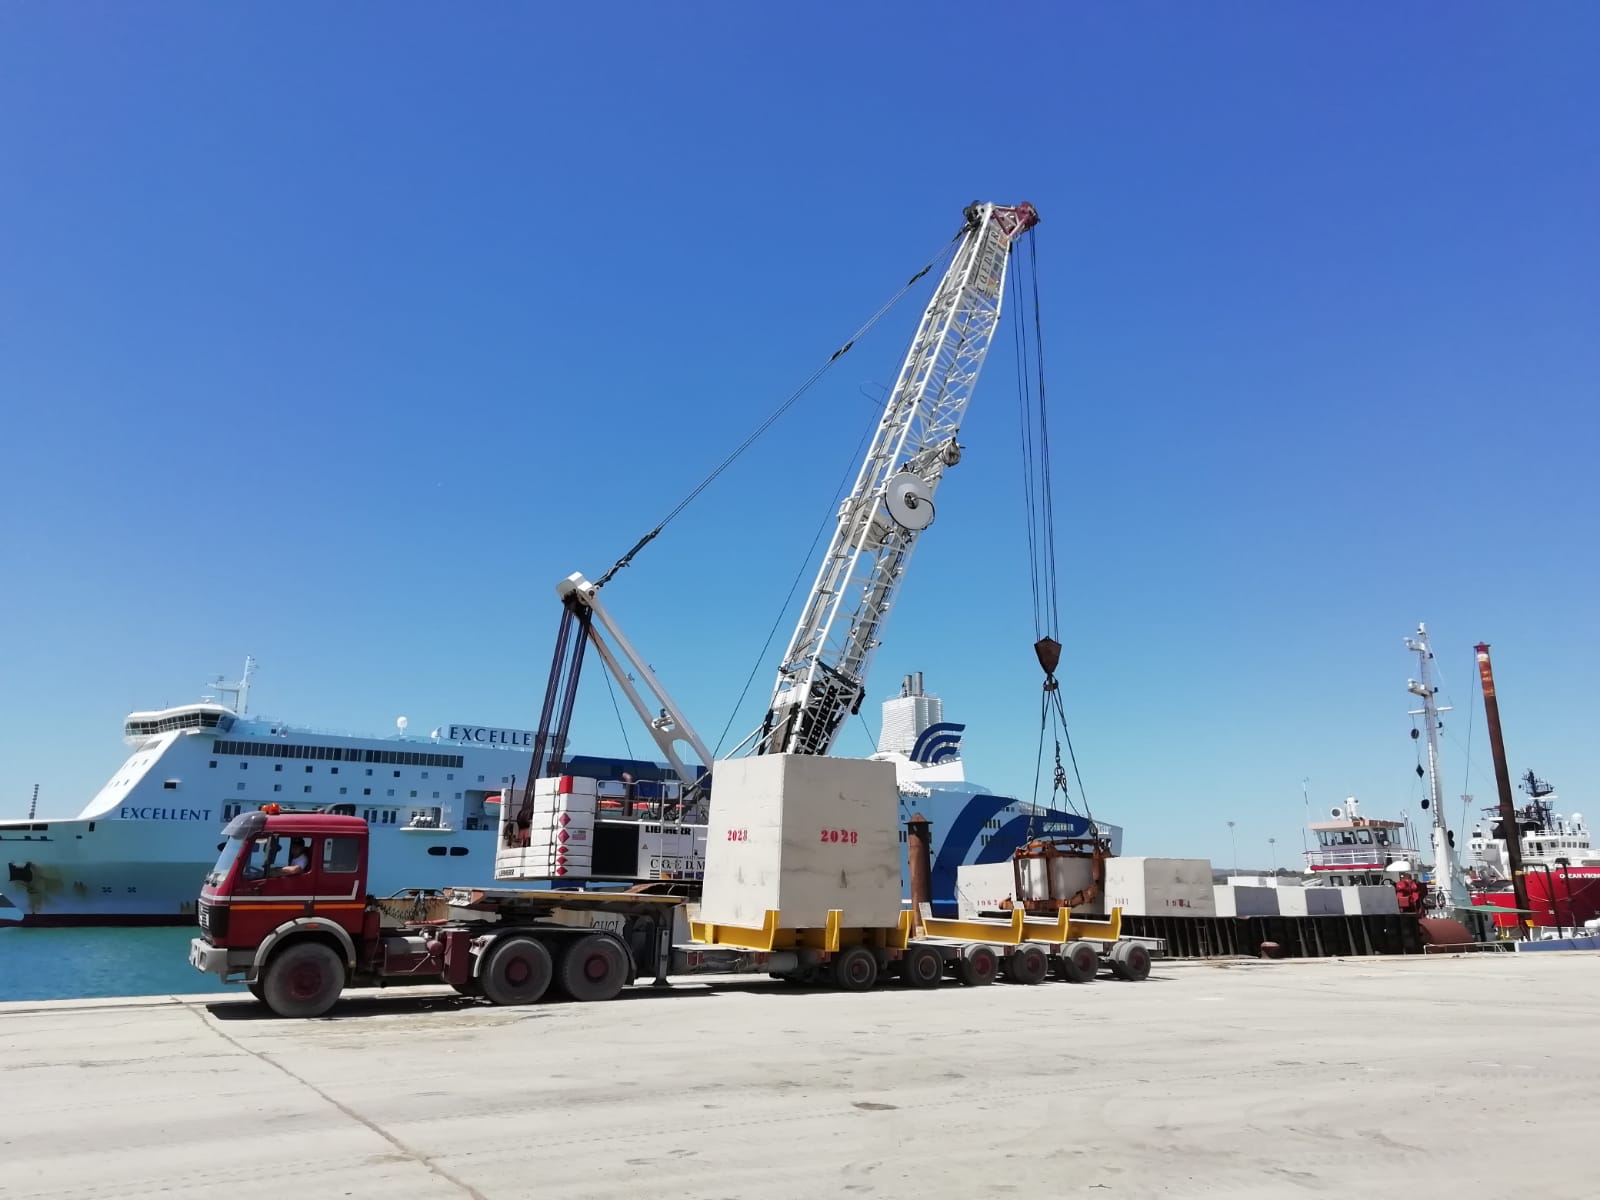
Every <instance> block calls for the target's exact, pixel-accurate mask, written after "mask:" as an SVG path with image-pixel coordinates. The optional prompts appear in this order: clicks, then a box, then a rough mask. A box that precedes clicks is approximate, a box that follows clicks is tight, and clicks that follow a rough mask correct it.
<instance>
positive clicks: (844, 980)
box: [833, 946, 878, 992]
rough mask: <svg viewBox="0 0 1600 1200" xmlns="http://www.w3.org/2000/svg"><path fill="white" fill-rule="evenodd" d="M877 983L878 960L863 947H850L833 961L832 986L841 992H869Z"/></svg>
mask: <svg viewBox="0 0 1600 1200" xmlns="http://www.w3.org/2000/svg"><path fill="white" fill-rule="evenodd" d="M877 982H878V960H877V958H875V957H874V956H873V953H872V951H871V950H869V949H867V948H866V947H865V946H850V947H848V948H846V949H844V950H841V951H840V952H839V953H838V954H837V955H835V956H834V960H833V985H834V987H836V988H838V989H839V990H840V991H841V992H870V991H871V990H872V985H873V984H875V983H877Z"/></svg>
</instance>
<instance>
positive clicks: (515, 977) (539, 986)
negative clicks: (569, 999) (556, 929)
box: [478, 937, 553, 1004]
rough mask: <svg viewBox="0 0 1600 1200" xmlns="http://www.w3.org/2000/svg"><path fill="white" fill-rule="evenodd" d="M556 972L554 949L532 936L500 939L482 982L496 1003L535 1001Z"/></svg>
mask: <svg viewBox="0 0 1600 1200" xmlns="http://www.w3.org/2000/svg"><path fill="white" fill-rule="evenodd" d="M552 973H553V971H552V968H551V965H550V951H548V950H546V949H545V948H544V943H543V942H538V941H535V940H534V939H533V938H530V937H508V938H506V939H504V940H503V941H499V942H496V943H495V945H494V946H493V947H492V948H491V949H490V951H489V960H488V961H487V962H486V963H484V964H483V972H482V973H481V974H480V975H479V977H478V982H479V984H480V985H481V986H482V988H483V994H484V995H485V996H487V997H488V998H489V1000H490V1002H491V1003H494V1004H532V1003H533V1002H534V1001H535V1000H537V999H539V997H540V996H542V995H544V994H545V991H546V989H548V988H549V986H550V976H551V974H552Z"/></svg>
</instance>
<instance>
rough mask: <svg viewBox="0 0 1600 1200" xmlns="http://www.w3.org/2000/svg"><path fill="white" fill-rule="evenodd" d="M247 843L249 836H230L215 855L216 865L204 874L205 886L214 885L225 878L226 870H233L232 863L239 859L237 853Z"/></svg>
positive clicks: (242, 850) (241, 851) (240, 851)
mask: <svg viewBox="0 0 1600 1200" xmlns="http://www.w3.org/2000/svg"><path fill="white" fill-rule="evenodd" d="M249 844H250V839H249V838H230V839H229V840H228V841H227V843H226V844H224V846H223V847H222V853H221V854H219V855H217V865H216V866H214V867H212V868H211V874H209V875H207V876H206V886H207V887H216V886H217V885H218V884H220V883H221V882H222V881H223V880H224V879H226V878H227V877H228V872H229V871H231V870H233V864H234V863H236V862H238V861H239V855H240V854H241V853H243V852H244V849H245V847H246V846H248V845H249ZM191 878H192V876H191Z"/></svg>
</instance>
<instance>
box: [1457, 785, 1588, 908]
mask: <svg viewBox="0 0 1600 1200" xmlns="http://www.w3.org/2000/svg"><path fill="white" fill-rule="evenodd" d="M1522 789H1523V791H1524V793H1525V794H1526V795H1527V797H1528V802H1527V803H1526V804H1525V805H1523V806H1522V807H1521V808H1519V809H1517V810H1516V830H1515V836H1516V837H1517V838H1518V839H1519V844H1520V846H1521V848H1522V879H1523V884H1524V886H1525V887H1526V888H1527V893H1528V908H1529V909H1530V910H1531V912H1530V913H1528V914H1525V915H1527V916H1529V917H1530V918H1531V920H1532V921H1533V923H1534V925H1535V926H1538V927H1542V928H1554V929H1557V930H1562V929H1574V928H1579V927H1581V926H1583V925H1584V924H1585V923H1586V922H1589V921H1593V920H1595V919H1596V918H1597V917H1600V850H1596V849H1595V848H1594V846H1593V844H1592V843H1591V842H1590V839H1589V827H1588V825H1586V824H1585V823H1584V819H1583V814H1582V813H1576V812H1575V813H1572V814H1570V815H1563V814H1561V813H1559V812H1557V811H1556V808H1555V805H1556V799H1557V797H1556V794H1555V789H1554V788H1553V787H1551V785H1550V784H1548V783H1546V782H1545V781H1544V780H1542V779H1540V778H1538V776H1536V775H1535V774H1534V773H1533V772H1532V771H1529V772H1527V773H1526V774H1524V775H1523V777H1522ZM1510 835H1511V831H1509V830H1507V829H1506V827H1505V822H1504V821H1503V820H1501V817H1500V810H1499V808H1498V807H1496V808H1491V809H1486V810H1484V815H1483V819H1482V820H1480V821H1479V822H1478V823H1477V825H1476V826H1475V827H1474V828H1473V830H1472V841H1471V854H1472V857H1471V860H1470V862H1469V863H1468V869H1467V870H1468V880H1469V886H1470V887H1471V889H1472V902H1473V903H1474V904H1480V905H1490V906H1493V907H1495V908H1507V909H1510V908H1515V907H1516V898H1515V892H1514V890H1513V889H1512V886H1511V874H1510V871H1511V867H1510V859H1509V855H1508V851H1507V846H1506V838H1507V837H1508V836H1510ZM1515 920H1516V918H1515V917H1514V916H1513V915H1511V914H1509V913H1508V914H1506V915H1504V916H1496V917H1495V923H1496V924H1497V925H1501V926H1510V925H1512V924H1514V923H1515Z"/></svg>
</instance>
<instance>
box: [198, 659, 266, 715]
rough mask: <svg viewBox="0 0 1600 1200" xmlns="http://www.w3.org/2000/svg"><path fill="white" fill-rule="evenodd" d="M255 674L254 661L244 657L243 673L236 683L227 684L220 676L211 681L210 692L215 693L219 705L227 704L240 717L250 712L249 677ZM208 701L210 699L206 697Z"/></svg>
mask: <svg viewBox="0 0 1600 1200" xmlns="http://www.w3.org/2000/svg"><path fill="white" fill-rule="evenodd" d="M255 673H256V660H255V659H254V658H252V657H250V656H249V655H248V654H247V655H245V659H244V671H243V672H242V673H241V674H240V676H239V679H238V682H236V683H229V682H228V681H227V680H225V679H224V678H223V677H222V676H221V675H218V676H217V677H216V678H215V679H213V680H212V681H211V690H212V691H213V692H215V693H216V699H217V702H218V703H219V704H227V706H228V707H229V708H231V709H233V711H234V712H236V713H238V714H239V715H240V716H241V717H242V716H244V715H245V714H246V713H248V712H249V711H250V677H251V676H252V675H254V674H255ZM206 698H207V699H208V700H209V699H211V697H209V696H208V697H206Z"/></svg>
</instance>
